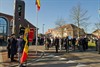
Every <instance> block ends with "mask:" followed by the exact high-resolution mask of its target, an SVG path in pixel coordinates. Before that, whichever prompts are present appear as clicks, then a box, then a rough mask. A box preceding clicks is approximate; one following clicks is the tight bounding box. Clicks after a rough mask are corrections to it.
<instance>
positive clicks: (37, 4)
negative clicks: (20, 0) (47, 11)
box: [36, 0, 40, 11]
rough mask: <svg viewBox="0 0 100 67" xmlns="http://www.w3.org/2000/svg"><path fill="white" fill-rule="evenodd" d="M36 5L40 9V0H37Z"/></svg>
mask: <svg viewBox="0 0 100 67" xmlns="http://www.w3.org/2000/svg"><path fill="white" fill-rule="evenodd" d="M36 6H37V9H38V11H39V10H40V0H36Z"/></svg>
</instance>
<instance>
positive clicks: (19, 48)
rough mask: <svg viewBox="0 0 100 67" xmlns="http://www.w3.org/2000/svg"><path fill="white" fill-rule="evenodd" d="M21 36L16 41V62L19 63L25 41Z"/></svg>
mask: <svg viewBox="0 0 100 67" xmlns="http://www.w3.org/2000/svg"><path fill="white" fill-rule="evenodd" d="M23 37H24V36H23V35H20V37H19V38H18V39H17V52H18V61H19V62H20V58H21V56H22V52H23V49H24V46H25V41H24V39H23Z"/></svg>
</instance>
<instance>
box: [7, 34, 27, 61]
mask: <svg viewBox="0 0 100 67" xmlns="http://www.w3.org/2000/svg"><path fill="white" fill-rule="evenodd" d="M7 42H8V45H7V50H8V58H10V59H11V62H15V61H16V60H15V59H14V56H16V55H17V54H18V61H19V62H20V58H21V55H22V52H23V49H24V45H25V41H24V39H23V35H20V36H19V37H17V38H16V37H15V34H12V35H11V36H8V39H7Z"/></svg>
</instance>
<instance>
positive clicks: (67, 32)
mask: <svg viewBox="0 0 100 67" xmlns="http://www.w3.org/2000/svg"><path fill="white" fill-rule="evenodd" d="M61 28H62V30H60V29H61ZM79 30H80V36H83V35H85V32H84V30H83V29H81V28H79ZM46 34H50V35H52V36H53V37H66V36H71V37H73V36H75V37H78V27H77V26H75V25H73V24H66V25H64V26H62V27H58V28H54V29H48V31H47V32H46Z"/></svg>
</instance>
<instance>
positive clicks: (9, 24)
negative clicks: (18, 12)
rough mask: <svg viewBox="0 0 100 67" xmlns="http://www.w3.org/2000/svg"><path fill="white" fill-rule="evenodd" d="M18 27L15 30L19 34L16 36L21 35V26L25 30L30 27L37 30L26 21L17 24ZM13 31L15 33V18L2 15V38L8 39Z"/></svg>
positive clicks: (0, 29) (0, 27)
mask: <svg viewBox="0 0 100 67" xmlns="http://www.w3.org/2000/svg"><path fill="white" fill-rule="evenodd" d="M16 25H17V26H18V28H15V30H16V31H17V33H16V32H15V34H16V35H19V28H20V27H19V26H20V25H21V26H22V27H24V28H26V27H28V25H29V27H30V28H33V29H34V30H35V29H36V27H35V26H34V25H32V24H31V23H30V22H29V21H28V20H26V19H24V21H23V22H19V23H18V24H17V23H16ZM12 31H13V16H11V15H8V14H4V13H0V37H1V36H4V37H7V36H9V35H11V34H12V33H13V32H12ZM35 32H36V31H35ZM35 32H34V33H35ZM34 36H35V34H34Z"/></svg>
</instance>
